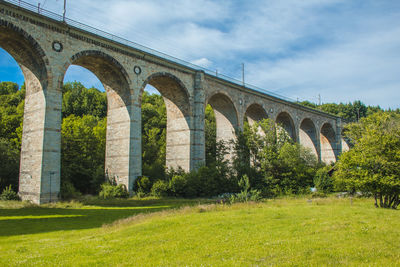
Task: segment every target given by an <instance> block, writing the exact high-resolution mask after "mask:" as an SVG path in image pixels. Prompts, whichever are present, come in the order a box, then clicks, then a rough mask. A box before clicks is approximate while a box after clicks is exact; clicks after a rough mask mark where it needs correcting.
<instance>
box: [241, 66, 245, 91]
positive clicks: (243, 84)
mask: <svg viewBox="0 0 400 267" xmlns="http://www.w3.org/2000/svg"><path fill="white" fill-rule="evenodd" d="M242 82H243V86H245V83H244V63H242Z"/></svg>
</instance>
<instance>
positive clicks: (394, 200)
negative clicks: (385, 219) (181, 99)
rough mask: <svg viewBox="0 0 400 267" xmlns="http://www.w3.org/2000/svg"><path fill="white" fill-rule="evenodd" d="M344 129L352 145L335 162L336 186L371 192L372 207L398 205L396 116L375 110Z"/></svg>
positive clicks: (399, 121)
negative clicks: (375, 111) (373, 200)
mask: <svg viewBox="0 0 400 267" xmlns="http://www.w3.org/2000/svg"><path fill="white" fill-rule="evenodd" d="M346 128H347V131H346V132H345V134H346V135H347V137H348V138H349V139H350V140H351V142H352V143H353V144H354V147H353V148H352V149H351V150H350V151H348V152H346V153H343V154H342V155H341V157H340V159H339V161H338V162H337V165H336V172H335V174H334V179H335V184H336V186H337V187H338V188H340V189H345V190H347V191H353V192H354V191H361V192H364V193H367V194H373V196H374V197H375V206H376V207H378V206H379V207H381V208H394V209H395V208H397V206H398V205H399V204H400V197H399V194H400V115H399V114H396V113H392V112H379V113H375V114H373V115H370V116H369V117H366V118H363V119H361V120H360V122H359V123H353V124H350V125H348V126H347V127H346ZM378 202H379V204H378Z"/></svg>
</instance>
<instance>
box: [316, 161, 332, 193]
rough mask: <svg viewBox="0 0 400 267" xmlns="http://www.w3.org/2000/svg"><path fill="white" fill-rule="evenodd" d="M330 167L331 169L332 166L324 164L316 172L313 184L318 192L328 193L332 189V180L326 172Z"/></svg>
mask: <svg viewBox="0 0 400 267" xmlns="http://www.w3.org/2000/svg"><path fill="white" fill-rule="evenodd" d="M330 169H332V166H326V167H323V168H320V169H319V170H318V171H317V172H316V174H315V177H314V185H315V188H317V190H318V192H323V193H330V192H332V191H333V181H332V178H331V176H330V175H329V173H328V172H329V170H330Z"/></svg>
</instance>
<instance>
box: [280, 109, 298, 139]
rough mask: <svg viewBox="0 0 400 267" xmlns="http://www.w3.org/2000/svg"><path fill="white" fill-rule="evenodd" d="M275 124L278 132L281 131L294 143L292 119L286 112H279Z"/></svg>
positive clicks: (294, 133)
mask: <svg viewBox="0 0 400 267" xmlns="http://www.w3.org/2000/svg"><path fill="white" fill-rule="evenodd" d="M275 123H276V124H277V125H278V126H280V127H278V130H283V131H284V132H285V133H286V134H287V135H288V136H289V137H290V138H291V139H292V140H293V141H294V142H296V130H295V127H294V123H293V119H292V117H291V116H290V115H289V113H287V112H281V113H279V115H278V116H277V117H276V120H275Z"/></svg>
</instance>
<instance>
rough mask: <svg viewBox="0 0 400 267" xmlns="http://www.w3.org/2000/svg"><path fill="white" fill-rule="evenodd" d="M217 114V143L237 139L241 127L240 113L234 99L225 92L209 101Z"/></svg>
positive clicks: (210, 98)
mask: <svg viewBox="0 0 400 267" xmlns="http://www.w3.org/2000/svg"><path fill="white" fill-rule="evenodd" d="M206 104H209V105H210V106H211V107H212V108H213V110H214V114H215V121H216V124H217V141H221V140H223V141H225V142H229V141H230V140H234V139H235V138H236V133H235V132H236V129H237V128H238V127H239V122H238V112H237V109H236V107H235V105H234V103H233V101H232V99H231V98H230V97H229V95H227V94H226V93H224V92H216V93H214V94H213V95H211V96H210V97H209V98H208V99H207V103H206Z"/></svg>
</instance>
